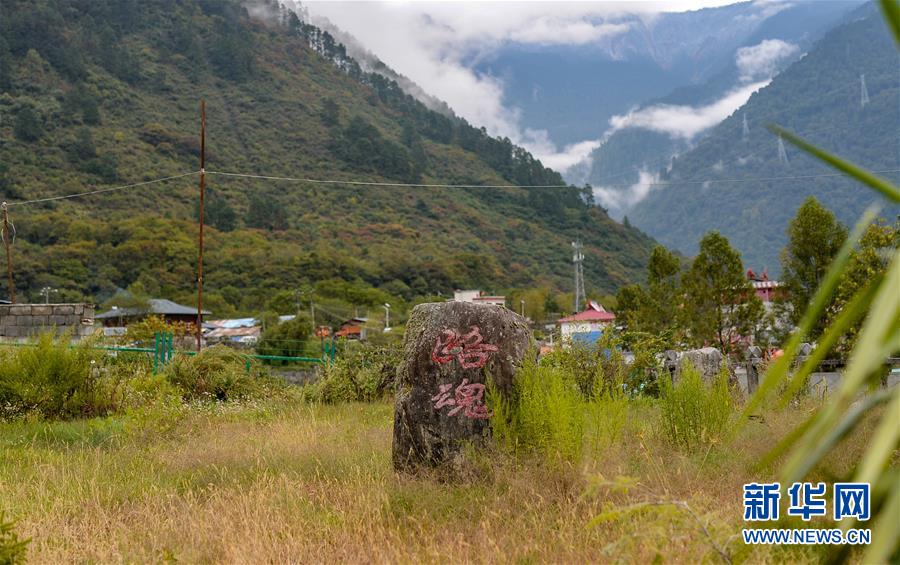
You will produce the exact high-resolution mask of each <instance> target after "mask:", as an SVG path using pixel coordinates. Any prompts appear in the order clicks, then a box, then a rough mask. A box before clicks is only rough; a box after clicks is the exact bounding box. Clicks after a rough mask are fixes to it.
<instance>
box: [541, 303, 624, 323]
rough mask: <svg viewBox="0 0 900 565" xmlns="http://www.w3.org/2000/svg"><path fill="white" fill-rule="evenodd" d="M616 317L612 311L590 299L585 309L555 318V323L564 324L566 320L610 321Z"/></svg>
mask: <svg viewBox="0 0 900 565" xmlns="http://www.w3.org/2000/svg"><path fill="white" fill-rule="evenodd" d="M615 319H616V315H615V314H613V313H612V312H607V311H606V310H605V309H604V308H603V306H601V305H600V304H598V303H596V302H594V301H593V300H591V301H590V302H588V307H587V310H584V311H583V312H579V313H577V314H573V315H571V316H566V317H565V318H560V319H559V320H556V323H557V324H564V323H567V322H612V321H613V320H615Z"/></svg>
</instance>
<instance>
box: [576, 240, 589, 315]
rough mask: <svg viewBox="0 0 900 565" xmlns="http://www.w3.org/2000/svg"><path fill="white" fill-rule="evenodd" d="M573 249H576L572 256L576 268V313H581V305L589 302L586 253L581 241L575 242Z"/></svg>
mask: <svg viewBox="0 0 900 565" xmlns="http://www.w3.org/2000/svg"><path fill="white" fill-rule="evenodd" d="M572 247H574V248H575V253H574V255H572V264H573V265H574V266H575V312H576V313H577V312H581V304H582V303H583V302H587V297H586V296H585V292H584V268H583V266H582V264H583V263H584V252H583V251H582V249H583V248H584V246H583V245H582V244H581V241H577V240H576V241H573V242H572Z"/></svg>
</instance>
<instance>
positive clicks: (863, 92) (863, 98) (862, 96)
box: [859, 75, 869, 108]
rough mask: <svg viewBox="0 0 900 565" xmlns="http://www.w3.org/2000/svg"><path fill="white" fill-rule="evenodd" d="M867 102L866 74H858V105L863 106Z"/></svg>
mask: <svg viewBox="0 0 900 565" xmlns="http://www.w3.org/2000/svg"><path fill="white" fill-rule="evenodd" d="M868 103H869V90H868V89H867V88H866V75H859V107H860V108H865V107H866V104H868Z"/></svg>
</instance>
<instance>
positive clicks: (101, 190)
mask: <svg viewBox="0 0 900 565" xmlns="http://www.w3.org/2000/svg"><path fill="white" fill-rule="evenodd" d="M199 174H200V171H191V172H189V173H182V174H180V175H172V176H168V177H163V178H159V179H153V180H147V181H142V182H135V183H131V184H123V185H121V186H113V187H109V188H99V189H97V190H89V191H87V192H78V193H76V194H63V195H60V196H49V197H47V198H35V199H34V200H20V201H18V202H9V203H7V205H8V206H24V205H26V204H37V203H40V202H52V201H55V200H68V199H70V198H80V197H82V196H90V195H92V194H104V193H107V192H114V191H119V190H126V189H129V188H136V187H139V186H147V185H150V184H156V183H160V182H165V181H170V180H175V179H180V178H184V177H189V176H191V175H199Z"/></svg>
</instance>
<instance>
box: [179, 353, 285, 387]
mask: <svg viewBox="0 0 900 565" xmlns="http://www.w3.org/2000/svg"><path fill="white" fill-rule="evenodd" d="M165 375H166V378H167V379H168V380H169V382H171V383H172V384H174V385H175V386H176V387H178V389H179V390H180V391H181V394H182V397H183V398H184V399H185V400H245V399H250V398H259V397H265V396H269V395H270V394H271V393H273V392H275V391H276V389H278V388H279V383H278V381H276V380H274V379H271V378H269V377H267V376H266V375H265V374H263V373H261V372H260V370H259V368H258V367H257V366H256V365H255V364H251V366H250V369H249V370H248V368H247V358H246V357H245V356H244V355H242V354H240V353H238V352H237V351H234V350H233V349H230V348H228V347H225V346H223V345H214V346H213V347H209V348H207V349H204V350H202V351H201V352H200V353H198V354H196V355H184V354H179V355H176V356H175V358H174V359H172V361H170V362H169V364H168V365H166V368H165ZM281 386H282V387H283V385H281Z"/></svg>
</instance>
